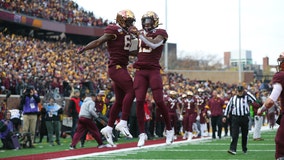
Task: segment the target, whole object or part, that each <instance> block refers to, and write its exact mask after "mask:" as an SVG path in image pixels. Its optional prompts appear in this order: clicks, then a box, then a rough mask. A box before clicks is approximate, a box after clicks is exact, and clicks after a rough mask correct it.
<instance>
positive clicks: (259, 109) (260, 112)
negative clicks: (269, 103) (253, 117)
mask: <svg viewBox="0 0 284 160" xmlns="http://www.w3.org/2000/svg"><path fill="white" fill-rule="evenodd" d="M265 110H266V107H265V106H264V105H262V106H261V107H260V108H258V110H257V114H258V115H260V114H262V112H264V111H265Z"/></svg>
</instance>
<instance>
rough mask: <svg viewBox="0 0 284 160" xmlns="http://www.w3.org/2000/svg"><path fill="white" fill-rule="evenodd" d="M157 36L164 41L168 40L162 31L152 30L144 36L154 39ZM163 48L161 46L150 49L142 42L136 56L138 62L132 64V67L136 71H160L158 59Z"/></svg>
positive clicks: (164, 31) (165, 33)
mask: <svg viewBox="0 0 284 160" xmlns="http://www.w3.org/2000/svg"><path fill="white" fill-rule="evenodd" d="M158 35H162V36H163V37H164V38H165V39H167V38H168V34H167V32H166V30H164V29H154V30H152V31H150V32H148V33H147V34H146V35H145V36H146V37H149V38H152V39H154V38H155V37H157V36H158ZM163 48H164V45H161V46H159V47H157V48H155V49H152V48H150V47H148V46H147V45H146V44H145V43H144V42H143V41H142V42H141V44H140V47H139V53H138V55H137V57H138V60H137V61H136V62H135V63H134V65H133V67H134V68H138V69H161V66H160V58H161V56H162V52H163Z"/></svg>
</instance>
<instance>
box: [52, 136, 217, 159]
mask: <svg viewBox="0 0 284 160" xmlns="http://www.w3.org/2000/svg"><path fill="white" fill-rule="evenodd" d="M211 139H212V138H211V137H206V138H198V139H192V140H191V141H187V140H183V141H177V142H173V144H171V145H176V144H183V143H191V142H198V141H204V140H211ZM118 145H119V144H118ZM171 145H167V144H166V143H161V144H152V145H145V146H143V147H131V148H124V149H117V150H113V151H105V152H99V153H90V154H83V155H77V156H69V157H61V158H54V159H52V160H66V159H78V158H84V157H92V156H98V155H106V154H110V153H119V152H124V151H133V150H139V149H144V148H153V147H160V146H171Z"/></svg>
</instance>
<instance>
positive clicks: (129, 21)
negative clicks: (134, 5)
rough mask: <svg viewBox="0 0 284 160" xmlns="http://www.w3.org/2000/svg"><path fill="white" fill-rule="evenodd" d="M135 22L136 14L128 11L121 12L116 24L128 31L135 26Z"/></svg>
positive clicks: (118, 14) (117, 16)
mask: <svg viewBox="0 0 284 160" xmlns="http://www.w3.org/2000/svg"><path fill="white" fill-rule="evenodd" d="M135 21H136V19H135V16H134V13H133V12H132V11H131V10H128V9H126V10H122V11H119V12H118V13H117V15H116V23H118V24H119V25H120V26H121V27H122V28H124V29H128V27H130V26H133V23H134V22H135Z"/></svg>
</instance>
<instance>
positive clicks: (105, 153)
mask: <svg viewBox="0 0 284 160" xmlns="http://www.w3.org/2000/svg"><path fill="white" fill-rule="evenodd" d="M278 127H279V126H278V125H276V126H275V127H274V129H273V130H277V129H278ZM269 130H271V129H270V128H269V126H268V125H267V126H262V127H261V131H269ZM249 134H253V128H252V130H251V131H249ZM222 135H224V133H222ZM208 140H212V138H211V136H210V137H206V138H197V139H192V140H191V141H187V140H181V141H174V142H173V144H171V145H167V144H165V143H161V144H152V145H145V146H143V147H130V148H124V149H117V150H112V151H105V152H98V153H90V154H82V155H76V156H68V157H61V158H54V159H51V160H67V159H80V158H86V157H93V156H99V155H107V154H111V153H120V152H126V151H134V150H140V149H148V148H155V147H161V146H172V145H178V144H184V143H194V142H201V141H202V142H203V141H208Z"/></svg>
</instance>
